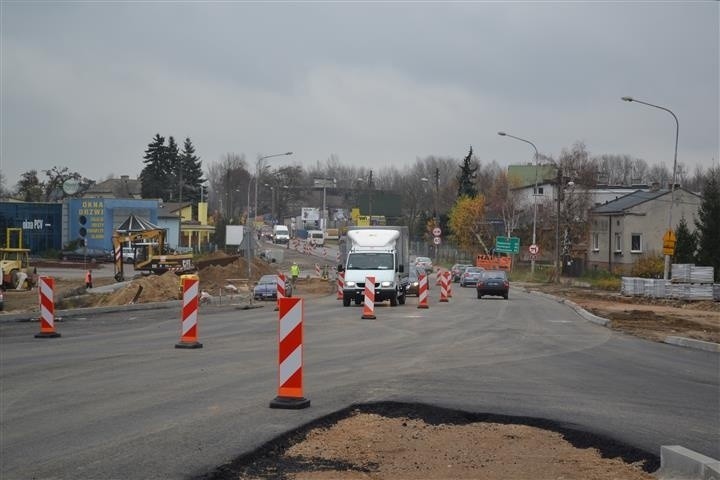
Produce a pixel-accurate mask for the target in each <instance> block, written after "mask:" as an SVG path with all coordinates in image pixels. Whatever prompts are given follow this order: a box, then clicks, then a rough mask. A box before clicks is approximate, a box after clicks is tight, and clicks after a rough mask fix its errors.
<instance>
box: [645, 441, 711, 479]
mask: <svg viewBox="0 0 720 480" xmlns="http://www.w3.org/2000/svg"><path fill="white" fill-rule="evenodd" d="M657 477H658V480H720V462H719V461H717V460H715V459H714V458H710V457H706V456H705V455H702V454H700V453H697V452H694V451H692V450H690V449H687V448H685V447H681V446H680V445H671V446H667V445H663V446H662V447H660V470H658V471H657Z"/></svg>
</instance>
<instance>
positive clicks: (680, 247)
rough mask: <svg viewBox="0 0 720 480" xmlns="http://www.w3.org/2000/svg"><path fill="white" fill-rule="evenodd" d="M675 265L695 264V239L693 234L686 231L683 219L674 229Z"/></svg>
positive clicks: (686, 227)
mask: <svg viewBox="0 0 720 480" xmlns="http://www.w3.org/2000/svg"><path fill="white" fill-rule="evenodd" d="M675 238H676V243H675V256H674V261H675V263H695V251H696V250H697V237H696V235H695V232H691V231H690V229H688V225H687V222H686V221H685V217H682V218H681V219H680V223H678V226H677V228H676V229H675Z"/></svg>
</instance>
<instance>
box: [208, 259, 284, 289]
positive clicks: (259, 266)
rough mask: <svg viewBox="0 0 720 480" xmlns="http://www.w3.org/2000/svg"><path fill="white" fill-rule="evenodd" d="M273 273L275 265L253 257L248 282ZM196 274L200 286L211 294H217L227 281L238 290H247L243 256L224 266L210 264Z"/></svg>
mask: <svg viewBox="0 0 720 480" xmlns="http://www.w3.org/2000/svg"><path fill="white" fill-rule="evenodd" d="M274 273H277V265H275V264H270V263H267V262H265V261H264V260H260V259H254V260H253V263H252V279H251V281H250V284H252V282H255V281H257V280H258V279H259V278H260V277H261V276H263V275H270V274H274ZM198 276H199V277H200V288H202V289H204V290H207V291H208V292H210V294H211V295H215V294H217V293H218V292H219V290H220V289H222V288H224V287H225V285H227V284H228V283H230V284H232V285H235V286H236V287H237V288H238V290H244V291H247V289H248V280H247V278H248V271H247V261H246V260H245V259H244V258H238V259H236V260H235V261H234V262H232V263H231V264H229V265H225V266H218V265H210V266H208V267H205V268H203V269H201V270H200V271H199V272H198Z"/></svg>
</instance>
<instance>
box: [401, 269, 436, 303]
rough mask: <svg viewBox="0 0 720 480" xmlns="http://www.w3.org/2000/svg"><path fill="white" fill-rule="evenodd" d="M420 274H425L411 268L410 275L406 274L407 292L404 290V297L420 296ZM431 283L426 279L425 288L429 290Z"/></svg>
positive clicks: (420, 270)
mask: <svg viewBox="0 0 720 480" xmlns="http://www.w3.org/2000/svg"><path fill="white" fill-rule="evenodd" d="M420 274H423V275H426V276H427V272H425V270H424V269H422V268H420V269H418V268H411V269H410V273H409V274H408V287H407V290H405V293H406V295H415V296H418V295H419V294H420ZM431 284H432V282H431V281H430V279H428V282H427V288H428V290H430V285H431Z"/></svg>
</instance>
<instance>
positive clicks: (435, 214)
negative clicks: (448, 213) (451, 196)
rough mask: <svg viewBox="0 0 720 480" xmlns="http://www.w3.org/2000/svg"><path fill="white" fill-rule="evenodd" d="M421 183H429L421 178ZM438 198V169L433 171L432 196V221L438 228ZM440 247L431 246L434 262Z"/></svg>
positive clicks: (427, 179)
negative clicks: (433, 190)
mask: <svg viewBox="0 0 720 480" xmlns="http://www.w3.org/2000/svg"><path fill="white" fill-rule="evenodd" d="M420 181H421V182H425V183H430V179H429V178H427V177H422V178H421V179H420ZM439 198H440V168H436V169H435V194H434V195H433V221H434V222H435V227H436V228H437V227H440V215H438V199H439ZM439 250H440V245H433V251H434V252H435V262H437V260H438V251H439Z"/></svg>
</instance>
